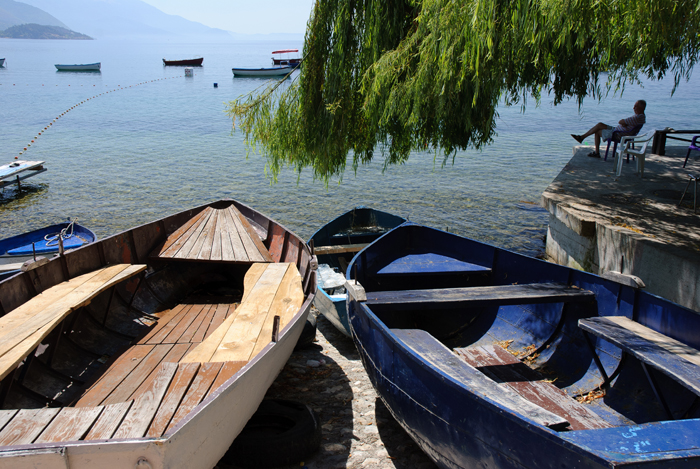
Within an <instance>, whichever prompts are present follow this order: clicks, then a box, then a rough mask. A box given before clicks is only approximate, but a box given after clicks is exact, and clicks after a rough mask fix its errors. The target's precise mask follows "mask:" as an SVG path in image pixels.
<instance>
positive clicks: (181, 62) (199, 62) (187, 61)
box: [163, 57, 204, 67]
mask: <svg viewBox="0 0 700 469" xmlns="http://www.w3.org/2000/svg"><path fill="white" fill-rule="evenodd" d="M202 62H204V57H198V58H196V59H182V60H165V59H163V65H168V66H170V65H187V66H190V67H192V66H194V67H200V66H201V65H202Z"/></svg>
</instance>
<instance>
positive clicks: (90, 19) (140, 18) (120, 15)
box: [0, 0, 233, 41]
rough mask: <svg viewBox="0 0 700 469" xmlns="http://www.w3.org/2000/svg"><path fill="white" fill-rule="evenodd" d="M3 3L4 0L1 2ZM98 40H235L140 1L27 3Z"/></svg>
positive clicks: (40, 0)
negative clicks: (158, 38) (159, 38)
mask: <svg viewBox="0 0 700 469" xmlns="http://www.w3.org/2000/svg"><path fill="white" fill-rule="evenodd" d="M0 1H4V0H0ZM25 3H27V4H29V5H32V6H34V7H37V8H40V9H42V10H44V11H46V12H48V13H50V14H52V15H55V16H56V17H58V18H61V20H62V21H65V22H66V23H68V24H70V25H71V28H72V29H75V30H77V31H81V32H83V33H85V34H88V35H90V36H92V37H94V38H95V39H104V38H121V39H128V38H144V37H145V38H157V37H161V38H177V39H186V40H194V41H196V40H221V39H228V40H232V39H233V38H232V36H231V35H230V34H229V33H228V32H227V31H224V30H222V29H215V28H210V27H208V26H204V25H203V24H201V23H196V22H194V21H189V20H186V19H184V18H182V17H181V16H176V15H168V14H166V13H163V12H162V11H160V10H158V9H157V8H155V7H153V6H151V5H149V4H147V3H144V2H142V1H140V0H25Z"/></svg>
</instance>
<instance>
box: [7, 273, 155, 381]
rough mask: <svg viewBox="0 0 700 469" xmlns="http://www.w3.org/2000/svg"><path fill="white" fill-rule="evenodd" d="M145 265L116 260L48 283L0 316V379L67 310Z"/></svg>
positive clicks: (66, 313)
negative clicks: (44, 288) (42, 288)
mask: <svg viewBox="0 0 700 469" xmlns="http://www.w3.org/2000/svg"><path fill="white" fill-rule="evenodd" d="M145 269H146V266H145V265H130V264H116V265H110V266H107V267H103V268H101V269H98V270H95V271H92V272H90V273H87V274H84V275H80V276H78V277H75V278H73V279H71V280H68V281H66V282H62V283H60V284H58V285H56V286H54V287H51V288H49V289H47V290H45V291H43V292H42V293H40V294H39V295H37V296H35V297H34V298H32V299H31V300H29V301H27V302H26V303H24V304H22V305H21V306H19V307H18V308H16V309H14V310H12V311H10V312H9V313H8V314H6V315H5V316H3V317H2V318H0V379H2V378H5V377H6V376H7V375H8V374H9V373H10V372H11V371H12V370H13V369H15V368H16V367H17V365H19V363H20V362H21V361H22V360H24V358H26V357H27V356H28V355H29V354H30V353H31V352H32V350H34V349H35V348H36V347H37V346H38V345H39V344H40V343H41V341H42V340H43V339H44V338H45V337H46V336H47V335H48V334H49V333H50V332H51V331H52V330H53V329H54V328H55V327H56V326H57V325H58V324H60V323H61V321H63V320H64V319H65V318H66V317H67V316H68V315H69V314H70V313H71V312H73V311H75V310H76V309H78V308H81V307H83V306H86V305H88V304H89V303H90V302H91V301H92V299H93V298H95V297H96V296H97V295H98V294H99V293H101V292H103V291H105V290H107V289H108V288H110V287H112V286H114V285H116V284H118V283H119V282H122V281H123V280H126V279H128V278H130V277H132V276H134V275H136V274H138V273H140V272H142V271H144V270H145Z"/></svg>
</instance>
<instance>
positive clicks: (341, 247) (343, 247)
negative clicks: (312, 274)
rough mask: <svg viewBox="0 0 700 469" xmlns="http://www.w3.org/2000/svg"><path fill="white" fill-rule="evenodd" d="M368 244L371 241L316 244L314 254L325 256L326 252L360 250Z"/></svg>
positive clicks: (340, 252)
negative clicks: (329, 244)
mask: <svg viewBox="0 0 700 469" xmlns="http://www.w3.org/2000/svg"><path fill="white" fill-rule="evenodd" d="M367 246H369V243H360V244H335V245H333V246H316V247H314V254H316V255H317V256H323V255H325V254H345V253H348V252H360V251H362V250H363V249H364V248H366V247H367Z"/></svg>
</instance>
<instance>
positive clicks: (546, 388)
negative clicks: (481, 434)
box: [454, 345, 612, 430]
mask: <svg viewBox="0 0 700 469" xmlns="http://www.w3.org/2000/svg"><path fill="white" fill-rule="evenodd" d="M454 351H455V353H456V354H457V355H459V356H460V357H461V358H462V359H464V360H465V361H466V362H467V363H469V364H470V365H471V366H473V367H475V368H476V369H477V370H479V371H481V372H482V373H484V374H485V375H486V376H488V377H489V378H491V379H492V380H494V381H495V382H497V383H498V384H499V385H501V386H504V387H508V388H509V389H511V390H513V391H515V392H516V393H518V394H519V395H520V396H521V397H523V398H525V399H527V400H528V401H530V402H532V403H533V404H536V405H538V406H539V407H542V408H543V409H547V410H548V411H550V412H552V413H554V414H557V415H558V416H560V417H562V418H564V419H566V420H567V421H568V422H569V424H570V427H569V430H592V429H596V428H609V427H611V426H612V425H611V424H609V423H608V422H607V421H605V420H603V419H602V418H600V416H598V414H596V413H595V412H593V410H591V409H590V406H587V405H586V404H582V403H580V402H578V401H576V400H575V399H572V398H571V397H570V396H569V395H568V394H567V393H566V392H565V391H563V390H561V389H559V388H557V387H556V386H555V385H553V384H552V383H549V382H546V381H544V379H543V377H542V376H541V375H540V374H539V373H538V372H536V371H535V370H533V369H531V368H530V367H528V366H527V365H526V364H524V363H523V362H521V361H520V360H518V359H517V358H516V357H515V356H513V355H511V354H510V353H509V352H508V351H506V350H505V349H503V348H502V347H500V346H498V345H484V346H477V347H468V348H456V349H455V350H454Z"/></svg>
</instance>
